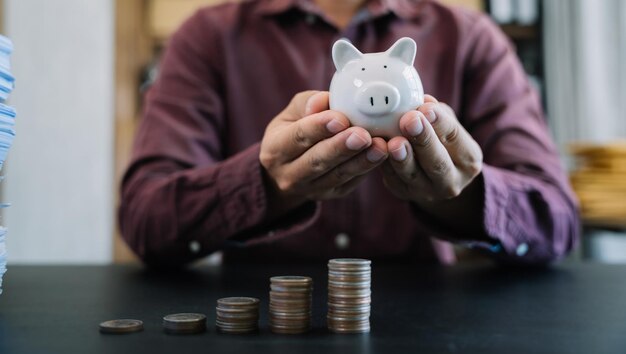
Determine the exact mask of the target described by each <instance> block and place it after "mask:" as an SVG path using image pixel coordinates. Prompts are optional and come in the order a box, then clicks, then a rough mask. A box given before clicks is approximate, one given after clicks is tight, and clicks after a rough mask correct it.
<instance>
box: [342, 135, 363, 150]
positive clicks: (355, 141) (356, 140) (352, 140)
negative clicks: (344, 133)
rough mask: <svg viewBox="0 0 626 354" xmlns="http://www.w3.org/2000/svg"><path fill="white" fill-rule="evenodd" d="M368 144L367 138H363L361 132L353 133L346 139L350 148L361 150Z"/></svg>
mask: <svg viewBox="0 0 626 354" xmlns="http://www.w3.org/2000/svg"><path fill="white" fill-rule="evenodd" d="M366 145H367V140H365V139H363V138H361V137H360V136H359V134H357V133H352V134H351V135H350V136H349V137H348V140H346V147H347V148H348V149H350V150H355V151H356V150H361V149H362V148H364V147H365V146H366Z"/></svg>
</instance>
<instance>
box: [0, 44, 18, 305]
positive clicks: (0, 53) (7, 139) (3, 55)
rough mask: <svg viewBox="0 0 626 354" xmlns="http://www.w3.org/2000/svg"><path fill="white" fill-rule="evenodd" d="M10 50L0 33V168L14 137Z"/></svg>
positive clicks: (0, 237)
mask: <svg viewBox="0 0 626 354" xmlns="http://www.w3.org/2000/svg"><path fill="white" fill-rule="evenodd" d="M12 51H13V43H11V41H10V40H9V39H8V38H6V37H4V36H2V35H0V170H1V169H2V166H3V165H4V161H5V160H6V158H7V154H8V153H9V149H10V148H11V145H12V144H13V139H14V138H15V110H14V109H13V108H12V107H10V106H8V105H6V104H5V103H4V102H5V101H6V99H7V98H8V97H9V93H11V91H13V88H14V87H15V79H14V78H13V75H12V74H11V62H10V60H9V57H10V55H11V52H12ZM1 180H2V178H0V181H1ZM7 206H8V204H0V208H6V207H7ZM6 234H7V229H6V228H5V227H2V226H0V294H2V277H3V276H4V273H5V272H6V270H7V251H6V246H5V243H4V242H5V237H6Z"/></svg>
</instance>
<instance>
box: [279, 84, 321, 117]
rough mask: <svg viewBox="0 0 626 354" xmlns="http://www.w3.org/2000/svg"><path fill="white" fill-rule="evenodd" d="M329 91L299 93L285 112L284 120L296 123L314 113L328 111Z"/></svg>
mask: <svg viewBox="0 0 626 354" xmlns="http://www.w3.org/2000/svg"><path fill="white" fill-rule="evenodd" d="M328 98H329V95H328V91H304V92H300V93H297V94H296V95H295V96H294V97H293V98H292V99H291V102H289V105H288V106H287V109H286V110H285V111H284V113H285V114H284V118H285V120H288V121H296V120H298V119H301V118H303V117H306V116H309V115H311V114H314V113H319V112H322V111H325V110H328Z"/></svg>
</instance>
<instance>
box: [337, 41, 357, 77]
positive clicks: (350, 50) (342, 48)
mask: <svg viewBox="0 0 626 354" xmlns="http://www.w3.org/2000/svg"><path fill="white" fill-rule="evenodd" d="M362 57H363V53H361V52H359V50H358V49H356V48H355V47H354V46H353V45H352V43H350V42H348V41H347V40H345V39H340V40H338V41H337V42H335V44H333V62H334V63H335V68H337V71H341V70H343V67H344V66H345V65H346V64H348V63H349V62H351V61H353V60H358V59H361V58H362Z"/></svg>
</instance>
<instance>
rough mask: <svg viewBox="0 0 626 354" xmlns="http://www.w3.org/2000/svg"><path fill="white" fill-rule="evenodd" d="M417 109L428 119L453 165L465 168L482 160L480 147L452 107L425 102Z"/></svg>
mask: <svg viewBox="0 0 626 354" xmlns="http://www.w3.org/2000/svg"><path fill="white" fill-rule="evenodd" d="M418 110H419V111H420V112H422V113H423V114H424V116H425V117H426V118H427V119H428V121H429V122H430V125H431V126H432V127H433V129H434V131H435V134H437V137H438V138H439V141H441V143H442V144H443V146H444V147H445V148H446V150H447V151H448V153H449V155H450V156H451V158H452V161H453V162H454V164H455V165H457V166H459V167H462V168H464V169H465V168H468V167H473V165H475V164H476V163H480V162H481V161H482V152H481V150H480V147H479V146H478V144H477V143H476V141H475V140H474V139H473V138H472V136H471V135H470V134H469V133H468V132H467V131H466V130H465V128H463V126H462V125H461V123H460V122H459V121H458V119H457V118H456V114H455V113H454V111H453V110H452V108H450V107H449V106H448V105H446V104H443V103H425V104H423V105H422V106H420V107H419V108H418Z"/></svg>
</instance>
